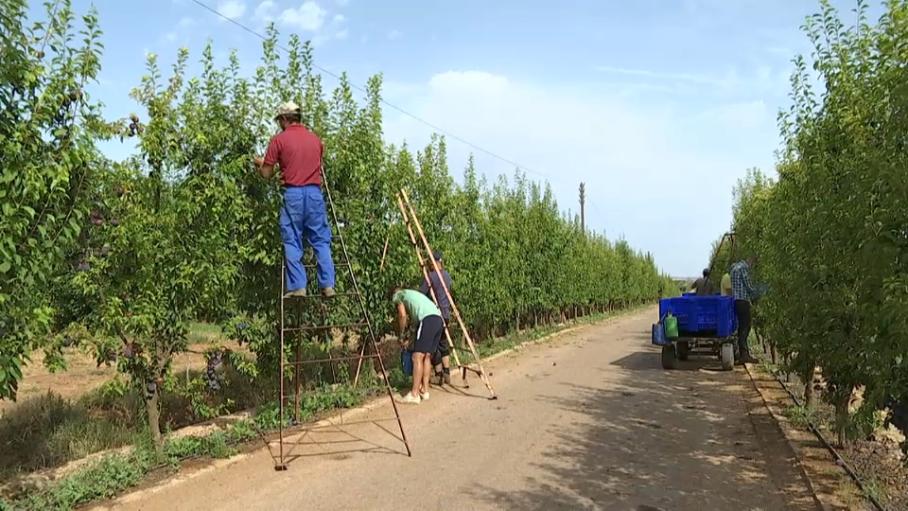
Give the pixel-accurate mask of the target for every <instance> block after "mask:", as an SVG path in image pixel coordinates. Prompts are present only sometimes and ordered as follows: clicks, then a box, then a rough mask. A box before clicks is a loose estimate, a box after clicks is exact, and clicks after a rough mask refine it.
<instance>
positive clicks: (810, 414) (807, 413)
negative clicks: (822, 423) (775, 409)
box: [782, 405, 816, 429]
mask: <svg viewBox="0 0 908 511" xmlns="http://www.w3.org/2000/svg"><path fill="white" fill-rule="evenodd" d="M782 415H784V416H785V418H787V419H788V420H789V421H791V423H792V424H793V425H794V426H795V427H797V428H799V429H808V428H809V427H810V424H811V423H816V411H815V410H814V409H813V408H807V407H804V406H796V405H791V406H787V407H785V409H784V410H782Z"/></svg>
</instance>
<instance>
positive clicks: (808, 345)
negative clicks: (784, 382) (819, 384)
mask: <svg viewBox="0 0 908 511" xmlns="http://www.w3.org/2000/svg"><path fill="white" fill-rule="evenodd" d="M821 6H822V9H821V12H819V13H817V14H815V15H812V16H810V17H809V18H808V19H807V22H806V23H805V30H806V32H807V35H808V36H809V38H810V41H811V43H812V44H813V52H812V54H811V56H810V59H809V61H808V59H805V58H798V59H796V61H795V66H796V69H795V72H794V74H793V76H792V80H791V83H792V99H793V104H792V106H791V108H790V110H789V111H788V112H783V114H782V115H781V117H780V126H781V130H782V136H783V139H784V147H783V150H782V151H781V153H780V161H779V163H778V169H777V170H778V178H777V180H775V181H773V180H770V179H769V178H767V177H765V176H764V175H762V174H760V173H759V172H751V173H749V174H748V176H747V178H746V179H745V180H744V181H742V182H741V183H740V184H739V186H738V188H737V189H736V190H735V208H734V230H735V231H736V233H737V235H738V243H739V253H740V254H741V255H742V256H745V255H748V254H758V255H759V257H760V261H759V263H758V266H757V268H756V270H757V273H758V275H759V279H760V280H762V281H764V282H766V283H767V284H768V287H769V289H770V293H769V294H768V295H767V296H766V297H765V299H764V300H763V301H762V302H761V303H760V304H759V306H758V307H757V309H756V312H757V314H758V315H759V320H760V322H761V326H762V328H763V329H764V331H765V333H766V335H767V337H768V338H770V339H773V340H774V341H775V342H776V343H777V345H778V348H779V350H780V352H781V354H782V356H783V359H784V360H786V361H787V366H788V367H787V368H786V369H787V370H789V371H792V372H796V373H798V374H802V375H805V374H809V373H810V372H812V369H813V368H814V367H815V366H819V367H821V368H822V373H823V378H824V379H825V380H826V383H827V384H826V392H825V398H826V399H827V400H828V401H829V402H830V403H832V404H833V405H835V407H836V410H837V413H836V429H837V431H838V432H839V437H840V439H844V437H845V436H847V434H848V432H849V431H851V430H854V429H855V428H857V429H866V427H867V425H866V424H865V425H862V424H861V423H860V422H861V421H860V420H858V424H850V423H851V422H853V417H850V416H849V413H848V402H849V399H850V398H851V394H852V391H853V390H854V389H856V388H858V387H864V388H865V391H864V397H865V404H867V405H868V406H869V407H870V408H871V411H872V410H875V409H878V408H880V407H881V406H882V405H883V404H884V403H885V402H886V400H887V399H906V398H908V337H906V336H905V332H908V208H906V207H905V205H906V204H905V197H908V182H906V180H905V169H906V168H908V151H906V139H905V133H906V130H908V89H906V84H908V69H906V67H905V66H904V63H905V59H906V46H905V41H906V40H908V2H905V1H902V0H897V1H889V2H886V3H885V5H884V9H883V10H884V12H883V14H882V16H881V18H880V19H879V21H878V22H877V23H876V24H875V25H874V24H871V23H869V22H868V20H867V8H866V5H865V3H864V2H859V7H858V9H857V14H858V17H857V20H858V21H857V23H856V24H855V25H854V26H846V25H845V24H844V23H843V22H842V21H841V19H840V18H839V15H838V13H837V12H836V11H835V10H834V9H833V8H832V7H831V5H830V4H829V3H828V2H825V1H824V2H822V3H821ZM849 17H850V16H849ZM811 69H812V70H813V71H810V70H811ZM814 77H816V78H818V82H819V84H820V88H819V90H817V89H816V88H815V87H814V86H813V85H811V84H812V83H813V82H814V80H813V78H814ZM869 416H872V415H869ZM864 422H866V421H864Z"/></svg>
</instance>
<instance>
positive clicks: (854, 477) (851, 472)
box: [744, 365, 886, 511]
mask: <svg viewBox="0 0 908 511" xmlns="http://www.w3.org/2000/svg"><path fill="white" fill-rule="evenodd" d="M744 367H745V369H746V370H747V374H748V375H750V379H751V381H752V382H754V385H756V382H755V381H754V377H753V376H754V375H753V373H752V372H751V371H750V368H749V367H747V365H745V366H744ZM771 374H772V376H773V378H775V380H776V381H777V382H779V385H781V386H782V388H783V389H784V390H785V392H787V393H788V396H789V397H790V398H791V400H792V401H794V403H795V405H797V406H798V407H799V408H803V405H801V401H800V400H799V399H798V398H797V396H795V395H794V393H793V392H792V391H791V389H789V388H788V386H787V385H785V382H783V381H782V379H781V378H779V375H778V373H777V372H775V371H773V372H771ZM806 422H807V427H808V428H809V429H810V431H811V433H813V434H814V436H816V437H817V440H819V441H820V443H821V444H823V447H825V448H826V450H828V451H829V452H830V454H832V457H833V458H835V460H836V465H839V466H840V467H842V468H844V469H845V472H846V473H848V475H849V476H850V477H851V479H852V480H854V482H855V484H857V486H858V488H859V489H860V490H861V492H862V493H863V494H864V497H866V498H867V500H869V501H870V502H871V503H872V504H873V507H874V508H876V509H877V511H886V508H885V507H883V505H882V504H880V502H879V501H878V500H877V499H876V497H874V496H873V495H872V494H871V493H870V492H869V491H867V487H866V486H865V485H864V482H863V481H861V478H860V476H858V474H857V472H855V471H854V469H852V468H851V465H849V464H848V462H847V461H845V458H843V457H842V455H841V454H839V451H837V450H836V449H835V447H833V446H832V444H830V443H829V442H828V441H827V440H826V437H824V436H823V433H822V432H820V430H819V429H818V428H817V427H816V426H815V425H814V423H813V421H812V420H810V418H807V419H806Z"/></svg>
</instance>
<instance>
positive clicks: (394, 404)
mask: <svg viewBox="0 0 908 511" xmlns="http://www.w3.org/2000/svg"><path fill="white" fill-rule="evenodd" d="M322 183H324V187H325V195H326V196H327V199H328V207H329V208H330V209H331V217H332V220H333V221H334V225H338V221H337V211H336V210H335V207H334V199H333V198H332V197H331V187H330V186H329V185H328V179H327V176H326V175H325V170H324V168H322ZM338 240H339V241H340V246H341V251H342V252H343V254H344V261H345V262H346V263H347V268H348V270H349V275H350V282H351V284H352V285H353V291H354V293H355V294H356V296H357V299H358V302H359V307H360V312H361V314H362V317H363V321H364V322H365V323H366V327H367V329H368V331H369V340H370V342H371V344H372V348H373V349H374V350H375V358H376V359H377V360H378V366H379V368H380V369H381V374H382V379H384V381H385V391H386V392H387V394H388V399H390V400H391V407H392V408H393V409H394V416H395V417H396V418H397V427H398V428H399V429H400V436H401V440H403V442H404V447H406V449H407V456H412V455H413V453H412V451H411V450H410V442H409V441H408V440H407V433H406V432H405V431H404V423H403V421H402V420H401V418H400V411H399V410H398V409H397V402H396V401H395V400H394V392H393V390H392V389H391V381H390V380H389V379H388V372H387V371H386V369H385V362H384V360H383V359H382V356H381V350H380V349H379V346H378V336H376V335H375V329H374V328H373V326H372V321H371V320H370V319H369V311H368V310H367V308H366V301H365V298H363V295H362V293H361V292H360V289H359V283H358V282H357V281H356V274H355V273H354V272H353V265H351V264H349V263H350V254H349V252H348V251H347V243H346V242H345V241H344V237H343V235H342V234H341V233H340V232H338ZM364 351H365V346H363V348H362V349H360V357H359V364H358V365H359V366H361V365H362V360H363V358H362V357H363V353H364ZM356 379H357V380H358V379H359V369H357V378H356Z"/></svg>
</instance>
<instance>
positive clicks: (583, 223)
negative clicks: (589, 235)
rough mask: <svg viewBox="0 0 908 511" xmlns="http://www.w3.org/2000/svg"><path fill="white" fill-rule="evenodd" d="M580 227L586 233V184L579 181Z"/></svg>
mask: <svg viewBox="0 0 908 511" xmlns="http://www.w3.org/2000/svg"><path fill="white" fill-rule="evenodd" d="M580 229H581V230H583V234H586V184H585V183H580Z"/></svg>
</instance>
